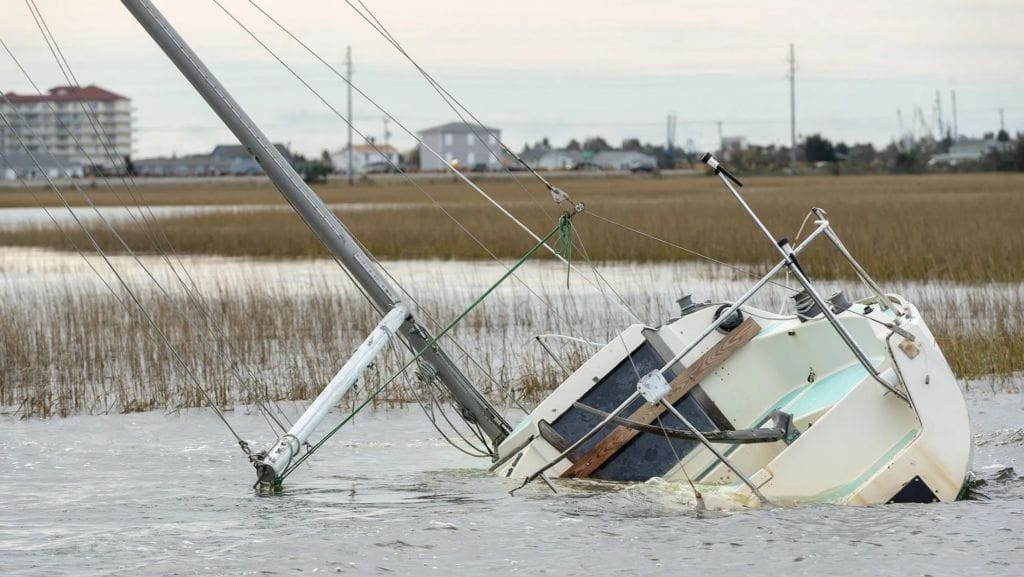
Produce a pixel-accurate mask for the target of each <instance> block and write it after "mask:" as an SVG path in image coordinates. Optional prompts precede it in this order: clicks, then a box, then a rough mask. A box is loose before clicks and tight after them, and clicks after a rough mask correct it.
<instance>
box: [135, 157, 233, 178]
mask: <svg viewBox="0 0 1024 577" xmlns="http://www.w3.org/2000/svg"><path fill="white" fill-rule="evenodd" d="M132 165H133V167H134V169H135V174H136V175H137V176H176V177H185V176H223V175H226V174H232V172H231V161H230V160H216V159H214V158H213V157H212V156H210V155H209V154H191V155H188V156H180V157H179V156H170V157H167V156H164V157H157V158H142V159H139V160H135V161H133V162H132Z"/></svg>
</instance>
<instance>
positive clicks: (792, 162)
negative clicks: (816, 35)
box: [786, 44, 796, 174]
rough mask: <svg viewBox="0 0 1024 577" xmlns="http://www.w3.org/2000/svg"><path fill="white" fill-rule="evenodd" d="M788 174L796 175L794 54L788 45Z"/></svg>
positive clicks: (791, 46)
mask: <svg viewBox="0 0 1024 577" xmlns="http://www.w3.org/2000/svg"><path fill="white" fill-rule="evenodd" d="M786 61H787V62H789V172H790V174H796V53H795V51H794V50H793V45H792V44H790V45H789V58H787V59H786Z"/></svg>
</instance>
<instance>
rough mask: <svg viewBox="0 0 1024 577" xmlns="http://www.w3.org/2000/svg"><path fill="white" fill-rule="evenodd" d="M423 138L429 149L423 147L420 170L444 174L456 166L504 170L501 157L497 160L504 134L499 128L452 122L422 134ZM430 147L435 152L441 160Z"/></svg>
mask: <svg viewBox="0 0 1024 577" xmlns="http://www.w3.org/2000/svg"><path fill="white" fill-rule="evenodd" d="M419 136H420V138H421V139H422V140H423V144H424V145H425V146H420V170H424V171H429V170H444V169H446V168H447V166H449V165H452V164H453V163H454V164H456V165H458V166H460V167H462V168H468V169H470V170H500V169H501V167H502V160H501V158H500V156H499V157H496V156H495V154H497V155H500V154H501V145H499V144H498V141H499V140H500V139H501V131H500V130H498V129H497V128H490V127H487V126H480V125H476V124H469V123H466V122H449V123H448V124H442V125H441V126H435V127H433V128H427V129H426V130H422V131H420V133H419ZM427 147H430V148H431V149H433V150H435V151H436V152H437V153H438V154H439V155H440V156H441V158H440V159H439V158H438V157H437V156H435V155H434V154H432V153H431V152H430V151H429V150H427ZM492 151H493V152H494V153H493V154H492ZM442 159H443V160H442Z"/></svg>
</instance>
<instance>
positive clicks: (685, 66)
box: [0, 0, 1024, 157]
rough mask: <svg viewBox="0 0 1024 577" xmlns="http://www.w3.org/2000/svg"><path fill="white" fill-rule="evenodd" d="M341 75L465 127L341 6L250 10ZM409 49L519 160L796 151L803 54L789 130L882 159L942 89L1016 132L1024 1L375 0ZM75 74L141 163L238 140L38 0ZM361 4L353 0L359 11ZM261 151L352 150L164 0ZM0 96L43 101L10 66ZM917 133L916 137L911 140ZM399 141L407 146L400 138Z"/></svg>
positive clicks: (274, 78) (293, 3) (128, 54)
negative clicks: (537, 151)
mask: <svg viewBox="0 0 1024 577" xmlns="http://www.w3.org/2000/svg"><path fill="white" fill-rule="evenodd" d="M220 1H221V2H222V3H223V4H224V6H225V7H226V8H228V9H229V10H230V11H231V12H232V13H234V14H235V15H236V16H237V17H238V18H239V19H240V20H242V21H243V22H244V23H246V24H247V25H249V26H251V27H252V28H253V30H254V31H255V32H256V34H257V35H258V36H259V37H260V38H261V39H263V40H264V41H266V42H267V43H268V44H270V45H271V46H272V47H273V48H274V50H275V51H277V52H278V54H280V55H281V56H282V57H283V58H284V59H285V60H286V61H288V62H289V63H290V64H292V65H293V66H294V67H295V68H296V69H297V70H298V71H299V72H300V73H301V74H302V75H303V77H305V78H306V79H307V80H308V81H309V82H310V84H312V85H313V86H314V87H316V89H317V90H319V91H321V93H322V94H323V95H324V96H325V97H326V98H327V100H328V101H329V102H330V103H331V104H333V105H334V106H335V107H336V108H337V109H338V110H340V111H342V112H344V110H345V86H344V83H343V82H342V81H341V80H339V79H337V78H335V77H333V76H332V74H331V73H330V72H329V71H328V70H326V69H325V68H324V67H323V66H321V65H319V64H317V63H316V62H315V61H314V60H313V59H312V58H311V57H309V55H308V54H306V53H305V52H303V51H302V50H301V49H300V48H298V47H297V46H296V45H295V44H294V43H292V42H291V41H289V39H288V38H287V37H286V36H284V35H283V34H282V33H281V32H280V30H278V29H277V28H275V27H274V26H273V25H272V24H271V23H269V22H268V21H267V20H266V19H265V18H264V17H263V16H262V15H260V14H259V13H258V12H257V11H256V10H255V9H254V8H253V7H252V6H251V4H250V3H249V1H248V0H220ZM257 1H258V3H259V4H260V5H261V6H263V7H264V8H265V9H266V10H267V11H268V12H269V13H271V14H272V15H273V16H275V17H276V18H278V19H279V20H280V21H281V22H282V23H283V24H285V26H287V27H289V28H291V29H292V31H293V32H295V33H296V34H297V35H298V36H299V37H300V38H302V39H303V40H304V41H305V42H307V43H308V44H309V45H311V46H312V47H313V48H314V49H315V50H316V51H318V52H319V53H320V54H322V55H323V56H324V57H325V58H327V59H328V60H330V61H331V62H332V63H337V64H338V65H339V66H341V63H342V61H343V59H344V52H345V46H346V45H351V46H352V50H353V53H354V60H355V75H354V80H355V83H356V85H357V86H359V87H360V88H362V89H363V90H364V91H366V92H367V93H368V95H369V96H370V97H372V98H373V99H375V100H376V101H377V102H378V103H379V104H380V105H381V106H383V107H384V108H385V109H386V110H388V111H389V112H391V113H392V114H394V116H395V117H396V118H398V120H399V121H401V122H403V123H404V124H405V125H406V126H407V127H408V128H409V129H411V130H413V131H415V130H419V129H422V128H426V127H429V126H432V125H435V124H440V123H443V122H447V121H450V120H453V119H455V116H454V114H453V113H452V112H451V111H450V110H449V109H448V108H447V107H446V105H445V104H444V103H443V102H442V101H441V100H440V98H439V97H438V96H437V95H436V94H435V93H434V92H433V91H432V90H431V89H430V87H429V86H428V85H427V84H426V82H425V81H424V80H423V79H422V78H421V77H420V76H419V75H418V73H417V72H416V71H415V70H414V69H413V68H412V67H411V65H409V64H408V63H407V62H406V61H405V60H404V59H403V57H402V56H401V55H400V54H398V53H397V52H396V51H395V50H394V49H393V48H391V47H390V46H389V45H388V44H387V43H386V42H385V41H384V39H383V38H381V37H380V36H379V35H378V34H377V32H375V31H374V30H373V29H372V28H371V27H370V26H369V25H368V24H367V23H366V22H365V21H364V20H363V19H362V18H360V16H359V15H358V14H357V13H356V12H355V11H354V10H353V9H352V8H351V7H350V6H349V5H348V4H347V3H346V2H345V0H289V1H288V2H281V1H271V0H257ZM363 1H364V2H365V3H366V5H367V6H368V7H369V8H370V9H371V10H373V11H374V12H375V14H376V15H377V17H378V18H379V19H380V20H381V21H382V22H383V23H384V24H385V25H386V26H387V27H388V28H389V29H390V32H391V33H392V34H393V35H394V36H395V37H396V38H397V39H398V40H399V41H400V42H401V43H403V44H404V46H405V48H406V49H407V51H408V52H409V53H410V54H411V55H412V56H413V57H414V58H416V59H417V60H418V61H419V62H420V64H421V65H422V66H423V67H424V68H426V69H427V70H428V71H430V72H432V73H433V74H434V75H435V76H436V77H437V78H438V80H440V81H441V83H442V84H443V85H444V86H445V87H446V88H447V89H448V90H449V91H450V92H451V93H452V94H454V95H455V96H456V97H457V98H459V99H460V100H462V102H463V103H464V104H465V105H466V106H467V107H468V108H469V109H470V110H471V111H472V112H473V113H474V114H476V115H477V116H478V117H479V118H481V119H482V120H483V121H485V122H486V123H487V124H489V125H491V126H495V127H497V128H500V129H502V131H503V137H504V138H505V139H506V140H507V141H508V142H509V144H510V145H511V146H513V147H514V148H517V149H518V148H519V147H521V146H522V144H523V143H524V142H526V141H531V142H532V141H535V140H538V139H540V138H541V137H544V136H547V137H549V138H550V139H551V140H552V142H553V143H554V144H556V145H561V144H564V143H565V142H566V141H567V140H568V139H569V138H571V137H577V138H581V139H582V138H583V137H586V136H591V135H602V136H604V137H605V138H607V139H608V140H609V141H610V142H612V143H613V144H618V143H619V142H621V140H622V139H623V138H626V137H637V138H640V139H642V140H644V141H651V142H658V143H661V142H664V140H665V117H666V115H667V114H668V113H670V112H674V113H676V114H677V116H678V119H679V126H678V131H677V137H676V141H677V143H678V144H679V145H683V144H685V143H686V141H687V140H692V141H693V143H694V145H695V146H696V148H700V149H703V148H713V147H714V145H715V143H716V141H717V138H718V128H717V124H716V122H717V121H721V122H722V131H723V132H724V134H725V135H727V136H731V135H742V136H746V137H747V138H748V139H749V140H750V141H752V142H756V143H764V144H768V143H778V144H788V142H789V93H788V83H787V81H786V72H787V66H788V65H787V63H786V55H787V51H788V46H789V44H790V43H793V44H795V45H796V56H797V60H798V66H799V68H798V71H797V132H798V134H812V133H816V132H820V133H822V134H824V135H825V136H826V137H828V138H831V139H833V140H845V141H847V142H864V141H871V142H873V143H875V144H876V145H885V144H886V143H888V142H889V141H890V140H891V139H892V138H893V137H894V136H895V135H896V134H897V133H898V132H899V129H900V128H899V121H898V116H897V110H898V109H899V110H901V111H902V116H903V122H904V125H905V128H906V129H907V130H909V129H910V127H911V121H912V120H913V111H914V108H915V107H920V108H921V109H922V111H923V116H924V118H925V120H926V121H927V122H929V123H934V122H935V116H934V112H933V111H934V103H935V96H936V91H939V93H940V96H941V102H942V115H943V120H944V121H945V122H947V123H950V122H951V117H952V107H951V102H950V91H951V90H956V95H957V103H958V106H957V112H958V114H957V116H958V118H957V120H958V126H959V131H960V132H961V133H965V134H979V135H980V133H981V132H984V131H993V130H997V129H998V128H999V109H1000V108H1003V109H1005V122H1006V127H1007V129H1008V130H1009V131H1010V132H1011V133H1012V132H1015V131H1017V130H1024V106H1022V104H1021V103H1022V102H1024V34H1022V33H1021V30H1020V28H1021V25H1022V24H1024V2H1021V1H1019V0H929V1H923V0H900V1H899V2H893V1H891V0H887V1H876V0H867V1H861V2H816V3H811V2H797V1H788V0H786V1H780V0H776V1H774V2H763V1H758V0H740V1H734V2H685V1H679V0H632V1H610V0H608V1H602V0H589V1H583V0H554V1H553V0H543V1H542V0H519V1H517V2H495V1H490V2H488V1H481V0H476V1H473V2H470V1H466V0H434V1H431V2H414V1H387V2H384V1H380V0H363ZM36 2H37V4H38V5H39V7H40V9H41V11H42V13H43V15H44V16H45V17H46V20H47V22H48V24H49V26H50V29H51V30H52V31H53V33H54V34H55V36H56V37H57V40H58V42H59V43H60V45H61V47H62V48H63V50H64V53H65V55H66V56H67V57H68V59H69V60H70V62H71V66H72V70H73V71H74V72H75V74H76V76H77V77H78V79H79V81H80V82H82V83H83V84H87V83H94V84H98V85H100V86H103V87H104V88H108V89H110V90H113V91H115V92H119V93H121V94H124V95H126V96H128V97H130V98H131V99H132V101H133V105H134V107H135V109H136V140H137V142H136V145H135V155H136V156H137V157H146V156H153V155H162V154H171V153H172V152H173V153H177V154H185V153H191V152H201V151H206V150H208V149H210V148H211V147H212V146H213V145H214V144H217V143H222V142H232V141H233V138H232V136H231V135H230V133H228V132H227V130H226V129H224V128H223V127H222V125H221V124H220V122H219V120H218V119H217V118H216V117H215V116H214V115H213V113H212V112H210V111H209V110H208V109H207V107H206V105H205V104H204V103H203V102H202V100H201V99H200V98H199V97H198V96H197V95H196V94H195V93H194V92H193V90H192V89H191V88H190V87H189V86H188V84H187V83H186V81H185V80H184V79H183V77H182V76H181V74H180V73H178V72H177V70H175V69H174V68H173V67H172V65H171V64H170V63H169V61H168V60H167V58H166V57H165V56H164V55H163V54H162V53H161V52H160V51H159V50H158V49H157V47H156V46H155V44H154V43H153V42H152V40H150V39H149V38H148V37H147V36H146V35H145V33H144V31H143V30H142V29H141V28H140V27H139V26H138V25H137V24H136V23H135V22H134V20H133V19H132V18H131V16H130V15H129V14H128V13H127V11H126V10H125V9H124V7H123V6H122V5H121V3H120V2H119V1H117V0H74V1H69V0H36ZM353 2H354V3H356V5H358V0H353ZM156 4H157V6H158V8H160V9H161V10H162V11H163V12H164V14H165V15H166V16H167V17H168V19H169V20H170V21H171V23H172V24H173V25H175V26H176V27H177V28H178V30H179V31H180V32H181V34H182V35H183V36H184V37H185V39H186V41H188V42H189V43H191V45H192V46H193V48H194V49H195V50H196V51H197V52H198V53H199V55H200V57H202V58H204V59H205V60H206V62H207V64H208V65H209V66H210V68H211V69H212V70H213V71H214V73H215V74H217V75H218V76H219V77H220V78H221V80H222V81H223V82H224V84H225V85H226V86H227V87H228V89H229V90H231V91H232V92H233V94H234V96H235V97H236V98H237V99H238V100H239V101H240V102H241V104H242V105H243V107H245V108H246V109H247V110H248V111H249V113H250V114H251V115H252V116H253V117H254V118H255V120H256V121H257V122H258V123H259V124H260V126H261V127H262V128H263V129H264V131H266V132H267V133H268V134H269V136H270V137H271V138H272V139H273V140H275V141H280V142H286V143H290V144H291V145H292V146H293V147H294V148H295V149H297V150H299V151H300V152H305V153H313V154H316V153H318V152H319V151H320V150H321V149H324V148H328V149H336V148H339V147H340V146H342V145H343V144H344V139H345V125H344V123H343V121H342V120H340V119H338V118H337V117H336V116H334V114H333V113H332V112H331V111H330V110H329V109H328V108H326V107H325V106H324V105H323V104H322V103H320V102H319V101H318V100H316V98H315V97H313V96H311V95H310V94H309V92H307V91H306V89H305V88H304V87H303V86H302V85H301V84H299V83H298V82H297V81H295V80H294V79H293V78H292V77H291V76H290V75H289V74H288V73H287V72H286V71H285V70H284V69H283V68H282V67H281V66H280V65H279V64H278V63H277V62H275V61H274V60H273V59H272V57H271V56H270V55H268V54H267V53H266V52H265V51H263V49H262V48H260V47H259V46H258V45H257V44H256V43H255V42H254V41H253V40H252V39H251V38H250V37H249V36H248V35H246V33H245V32H244V31H242V30H241V29H240V28H239V27H238V25H237V24H235V23H234V22H232V21H231V20H230V19H229V18H228V16H227V15H225V13H224V12H222V11H221V9H220V8H218V6H217V5H216V4H215V3H214V2H213V1H212V0H175V1H173V2H172V1H169V0H157V2H156ZM0 38H2V39H3V40H4V41H5V42H6V43H7V44H8V45H9V46H10V48H11V50H12V51H13V52H14V54H15V55H16V56H17V57H18V58H19V59H21V60H22V62H23V64H24V65H25V66H26V68H27V69H28V71H29V73H30V74H31V75H32V78H33V79H34V80H35V81H36V83H38V84H39V85H40V86H41V87H43V88H47V87H50V86H54V85H57V84H62V83H63V79H62V77H61V74H60V71H59V69H58V68H57V66H56V64H55V62H54V61H53V59H52V57H51V56H50V53H49V52H48V51H47V49H46V46H45V44H44V43H43V41H42V37H41V36H40V34H39V32H38V30H37V29H36V27H35V23H34V22H33V19H32V17H31V15H30V13H29V11H28V8H27V7H26V5H25V2H24V1H23V0H0ZM0 89H2V90H4V91H15V92H19V93H26V92H29V93H31V92H32V89H31V86H30V84H29V83H28V81H27V80H26V79H25V78H24V77H23V76H22V75H21V73H20V72H19V71H18V70H17V68H15V66H14V64H13V63H12V61H11V59H10V58H9V57H8V56H7V54H5V53H0ZM354 117H355V124H356V126H357V128H359V129H360V130H361V131H364V132H366V133H368V134H370V135H373V136H376V137H377V138H378V139H380V138H382V137H383V135H382V133H383V122H382V117H383V115H382V114H381V113H380V112H379V111H377V110H376V109H375V108H373V106H372V105H371V104H370V103H368V102H366V101H364V100H362V99H357V100H356V103H355V112H354ZM918 130H919V131H920V130H922V129H920V128H919V129H918ZM391 131H392V133H393V135H392V137H391V142H392V143H394V144H395V145H397V146H398V147H399V148H403V149H404V148H408V147H411V146H412V144H413V141H412V138H411V137H409V136H408V135H407V134H405V133H403V132H402V130H401V129H400V128H399V127H397V126H395V125H394V124H392V126H391Z"/></svg>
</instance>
